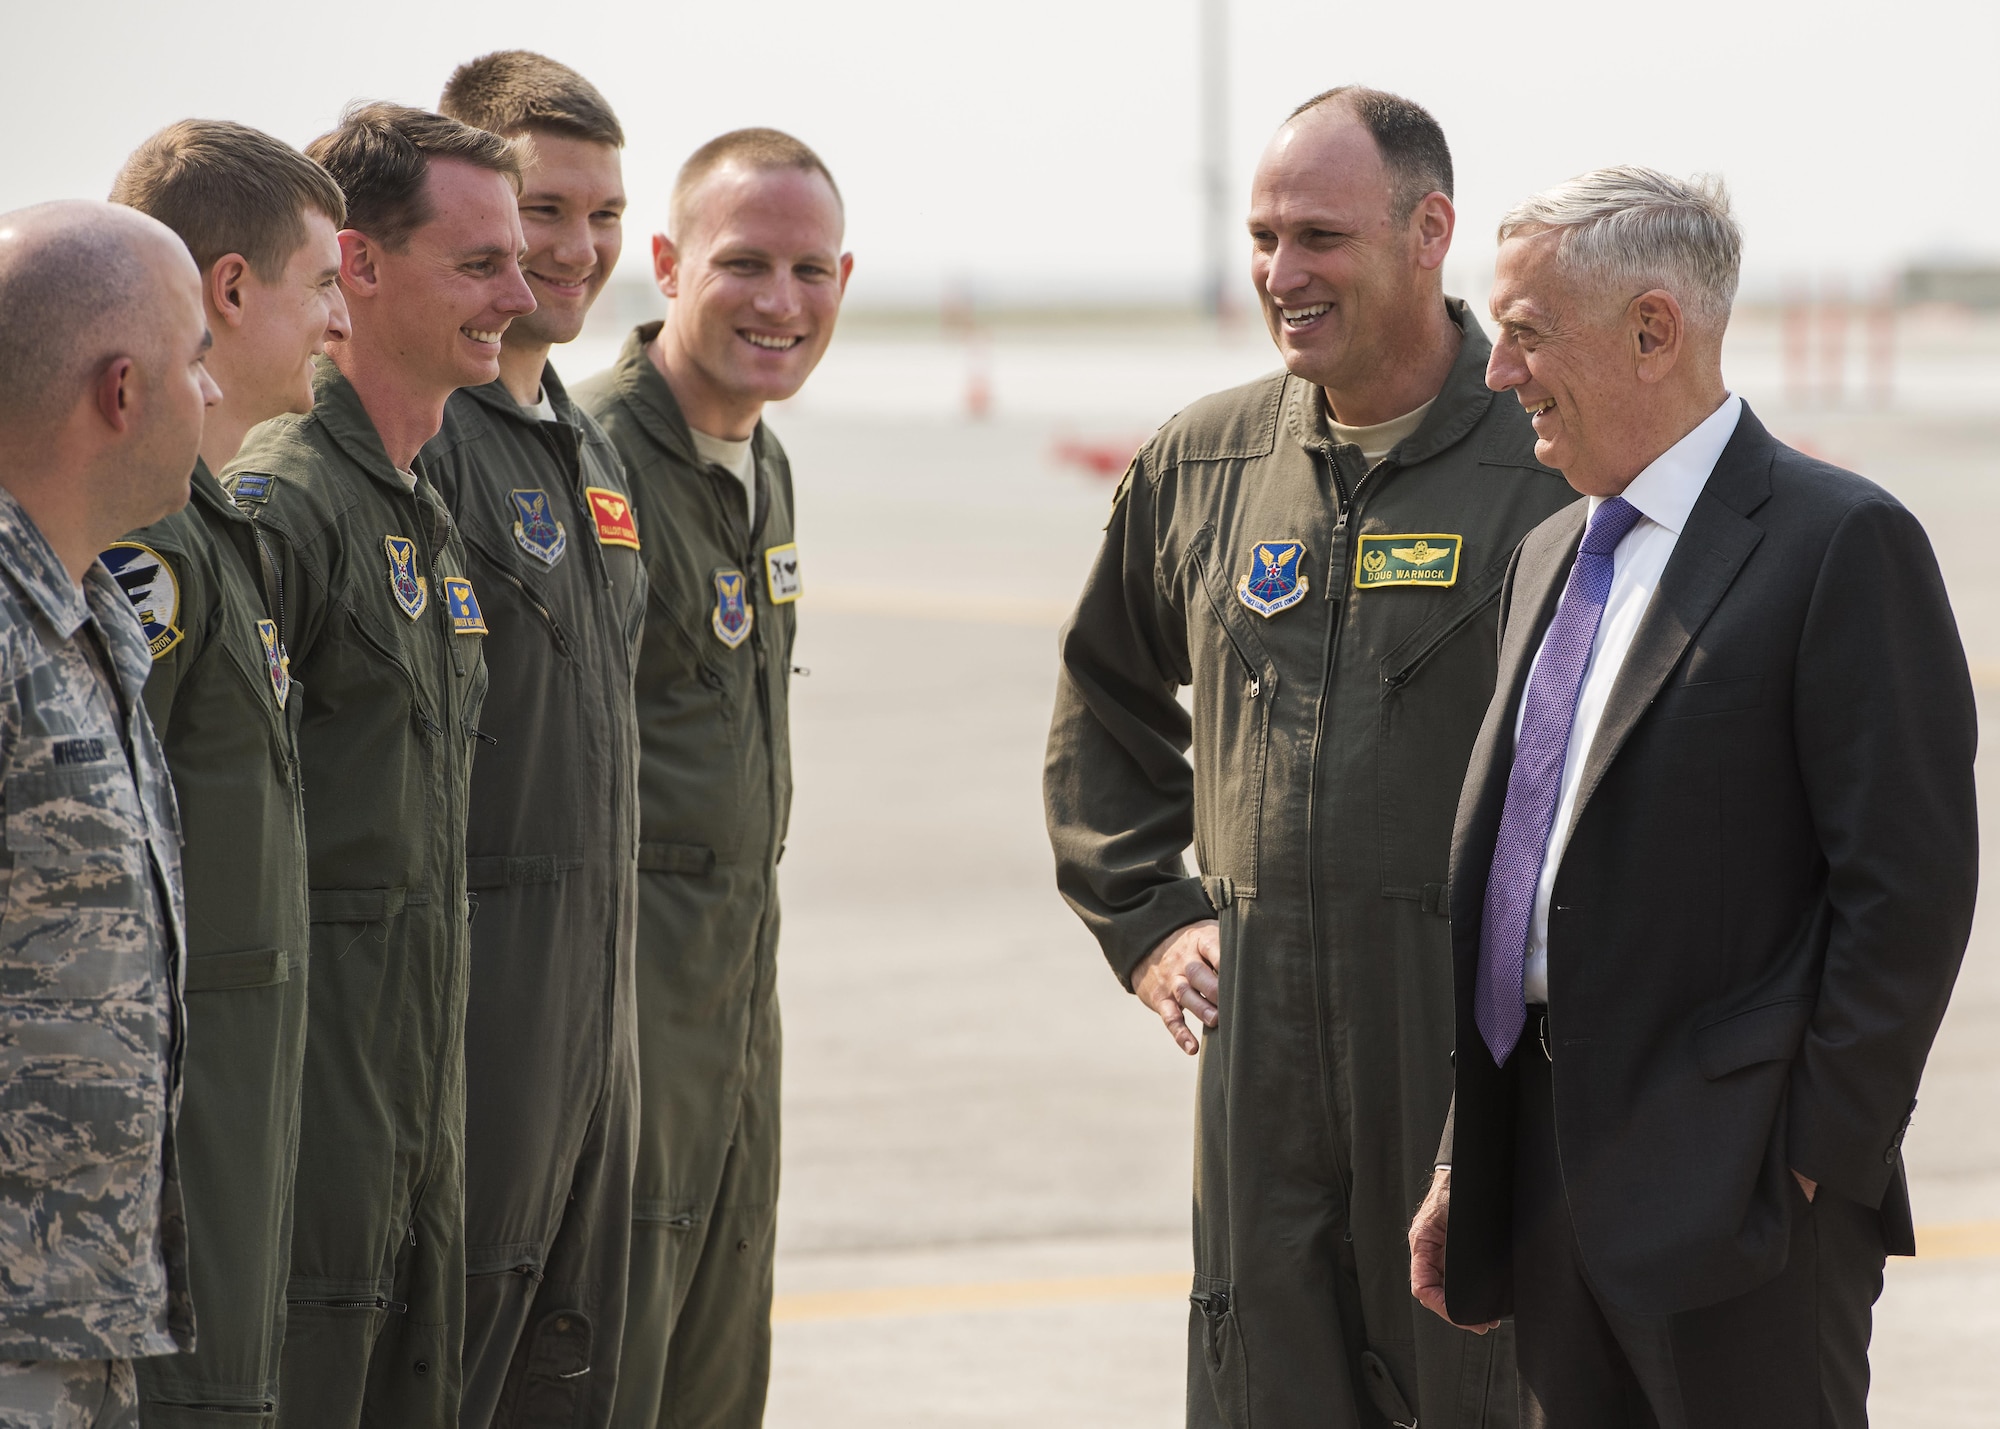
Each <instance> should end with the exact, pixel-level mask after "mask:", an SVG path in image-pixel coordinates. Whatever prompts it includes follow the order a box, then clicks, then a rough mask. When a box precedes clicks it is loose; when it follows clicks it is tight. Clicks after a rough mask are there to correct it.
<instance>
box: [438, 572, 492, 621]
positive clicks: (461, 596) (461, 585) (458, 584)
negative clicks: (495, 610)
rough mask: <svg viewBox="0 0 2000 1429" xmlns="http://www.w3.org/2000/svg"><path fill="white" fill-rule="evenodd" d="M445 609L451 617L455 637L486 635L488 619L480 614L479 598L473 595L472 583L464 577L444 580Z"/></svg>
mask: <svg viewBox="0 0 2000 1429" xmlns="http://www.w3.org/2000/svg"><path fill="white" fill-rule="evenodd" d="M444 608H445V613H446V614H447V615H449V616H450V617H451V633H452V634H453V635H484V634H485V633H486V617H485V616H483V615H481V614H480V613H479V597H478V596H476V595H474V594H473V593H472V582H471V581H469V580H467V579H466V578H465V577H464V576H446V577H445V578H444Z"/></svg>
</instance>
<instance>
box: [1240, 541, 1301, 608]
mask: <svg viewBox="0 0 2000 1429" xmlns="http://www.w3.org/2000/svg"><path fill="white" fill-rule="evenodd" d="M1305 558H1306V546H1305V542H1303V541H1260V542H1259V543H1258V544H1257V545H1255V546H1253V547H1252V548H1251V550H1250V574H1249V575H1247V576H1244V577H1243V578H1242V579H1240V580H1238V581H1237V582H1236V595H1237V598H1238V599H1239V600H1241V601H1242V602H1243V603H1244V604H1245V605H1247V606H1249V607H1250V608H1251V609H1252V610H1254V611H1256V612H1257V613H1258V614H1259V615H1261V616H1263V617H1264V618H1265V619H1266V620H1269V619H1270V618H1271V617H1272V616H1274V615H1276V614H1277V613H1278V612H1279V611H1281V610H1290V609H1291V608H1292V607H1293V606H1295V605H1297V604H1298V603H1299V602H1300V601H1302V600H1304V599H1305V598H1306V592H1307V591H1308V590H1310V589H1311V588H1312V583H1311V582H1310V581H1308V580H1307V579H1306V574H1305V572H1304V571H1302V570H1300V569H1299V567H1300V566H1301V565H1302V564H1304V562H1305Z"/></svg>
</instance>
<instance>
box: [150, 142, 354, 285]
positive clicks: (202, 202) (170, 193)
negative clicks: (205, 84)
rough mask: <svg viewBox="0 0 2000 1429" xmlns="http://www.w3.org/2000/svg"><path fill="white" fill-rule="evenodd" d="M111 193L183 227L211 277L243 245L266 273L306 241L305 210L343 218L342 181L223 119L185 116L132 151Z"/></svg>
mask: <svg viewBox="0 0 2000 1429" xmlns="http://www.w3.org/2000/svg"><path fill="white" fill-rule="evenodd" d="M111 202H113V203H119V204H124V205H125V206H126V207H127V208H136V209H138V210H139V212H141V213H143V214H146V215H148V216H150V217H152V218H156V219H158V220H159V221H160V222H161V223H164V224H165V225H166V226H167V227H168V228H171V229H172V230H173V231H174V232H175V233H177V234H179V235H180V240H181V242H183V243H185V244H186V245H187V247H188V252H189V253H191V254H193V255H194V261H195V266H196V267H198V268H200V269H201V272H202V277H203V278H204V279H206V278H207V276H208V274H209V272H210V271H211V270H212V269H213V268H214V266H215V264H216V261H217V260H218V259H221V258H224V257H226V256H227V255H229V254H231V253H239V254H241V255H242V256H243V258H244V261H246V262H247V263H249V265H250V267H251V269H252V271H254V272H255V273H256V274H257V276H258V277H260V278H262V279H264V280H265V281H266V282H271V281H274V280H276V279H277V278H278V277H279V275H281V274H282V273H283V272H284V271H285V264H287V263H288V262H290V261H291V257H292V255H293V254H294V253H296V252H297V251H298V249H299V245H300V244H302V243H304V242H305V241H306V215H307V214H308V213H319V214H324V215H325V216H326V217H327V218H328V219H330V220H332V222H333V226H334V227H335V228H339V227H340V226H341V225H342V224H343V223H345V222H346V221H347V203H346V200H345V199H344V198H342V196H341V192H340V185H339V184H337V183H335V182H334V181H333V177H332V175H330V174H328V173H327V171H326V170H325V169H323V168H321V167H320V166H319V165H318V164H316V163H314V162H313V161H312V160H311V159H308V158H307V157H306V156H305V155H304V154H301V153H300V152H299V151H298V150H297V149H294V148H293V147H292V146H291V145H290V144H287V143H285V142H284V141H283V140H281V139H274V138H272V137H271V136H270V135H269V134H266V133H264V132H263V131H262V130H259V129H252V128H250V127H248V126H247V125H243V124H233V123H231V122H229V121H228V120H226V119H183V120H181V121H180V122H179V123H178V124H169V125H168V126H167V127H166V128H164V129H162V130H161V131H160V132H159V133H157V134H155V135H153V137H152V138H150V139H148V140H147V141H146V142H145V143H143V144H141V145H140V146H139V147H138V148H136V149H134V150H133V151H132V155H131V157H130V158H128V159H126V161H125V166H124V167H123V168H121V169H120V170H119V171H118V177H117V179H116V180H114V181H113V182H112V185H111Z"/></svg>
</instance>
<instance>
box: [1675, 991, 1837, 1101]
mask: <svg viewBox="0 0 2000 1429" xmlns="http://www.w3.org/2000/svg"><path fill="white" fill-rule="evenodd" d="M1812 1012H1813V1003H1812V999H1810V998H1804V997H1788V998H1786V999H1784V1000H1783V1001H1782V1002H1768V1003H1765V1004H1764V1005H1763V1006H1762V1007H1753V1008H1750V1009H1749V1010H1748V1011H1746V1012H1738V1013H1735V1014H1733V1015H1731V1016H1729V1017H1724V1018H1722V1019H1720V1020H1719V1021H1715V1022H1711V1023H1708V1024H1707V1025H1706V1026H1703V1027H1698V1028H1696V1029H1695V1034H1694V1049H1695V1056H1696V1058H1697V1059H1698V1060H1699V1061H1700V1063H1701V1074H1702V1075H1703V1076H1704V1077H1707V1078H1708V1079H1709V1080H1710V1081H1711V1082H1712V1081H1715V1080H1716V1079H1717V1078H1719V1077H1726V1076H1728V1075H1729V1074H1730V1073H1731V1072H1740V1071H1742V1070H1743V1068H1745V1067H1753V1066H1755V1065H1757V1064H1758V1063H1759V1062H1785V1061H1790V1060H1791V1059H1792V1058H1793V1057H1795V1056H1797V1055H1798V1051H1799V1044H1800V1043H1801V1042H1803V1041H1804V1040H1805V1035H1806V1024H1807V1023H1808V1022H1810V1021H1811V1020H1812Z"/></svg>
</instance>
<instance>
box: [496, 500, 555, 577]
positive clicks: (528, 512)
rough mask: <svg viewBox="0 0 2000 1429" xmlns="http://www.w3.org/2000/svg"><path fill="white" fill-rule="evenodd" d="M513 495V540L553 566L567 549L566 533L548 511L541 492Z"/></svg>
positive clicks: (536, 557) (537, 558) (544, 562)
mask: <svg viewBox="0 0 2000 1429" xmlns="http://www.w3.org/2000/svg"><path fill="white" fill-rule="evenodd" d="M509 495H511V496H512V497H513V498H514V540H515V542H516V543H517V544H518V545H519V546H520V547H521V549H522V550H524V551H526V552H527V553H528V554H529V555H531V556H533V557H534V558H535V559H536V560H538V561H540V562H541V563H542V564H543V565H545V566H553V565H554V564H555V563H556V562H557V561H560V560H561V559H562V558H563V552H564V551H566V550H568V549H569V532H567V531H565V530H564V529H563V524H562V522H560V521H558V520H556V518H555V514H554V513H553V512H551V511H550V510H549V497H548V493H547V492H544V491H515V492H510V493H509Z"/></svg>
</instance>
